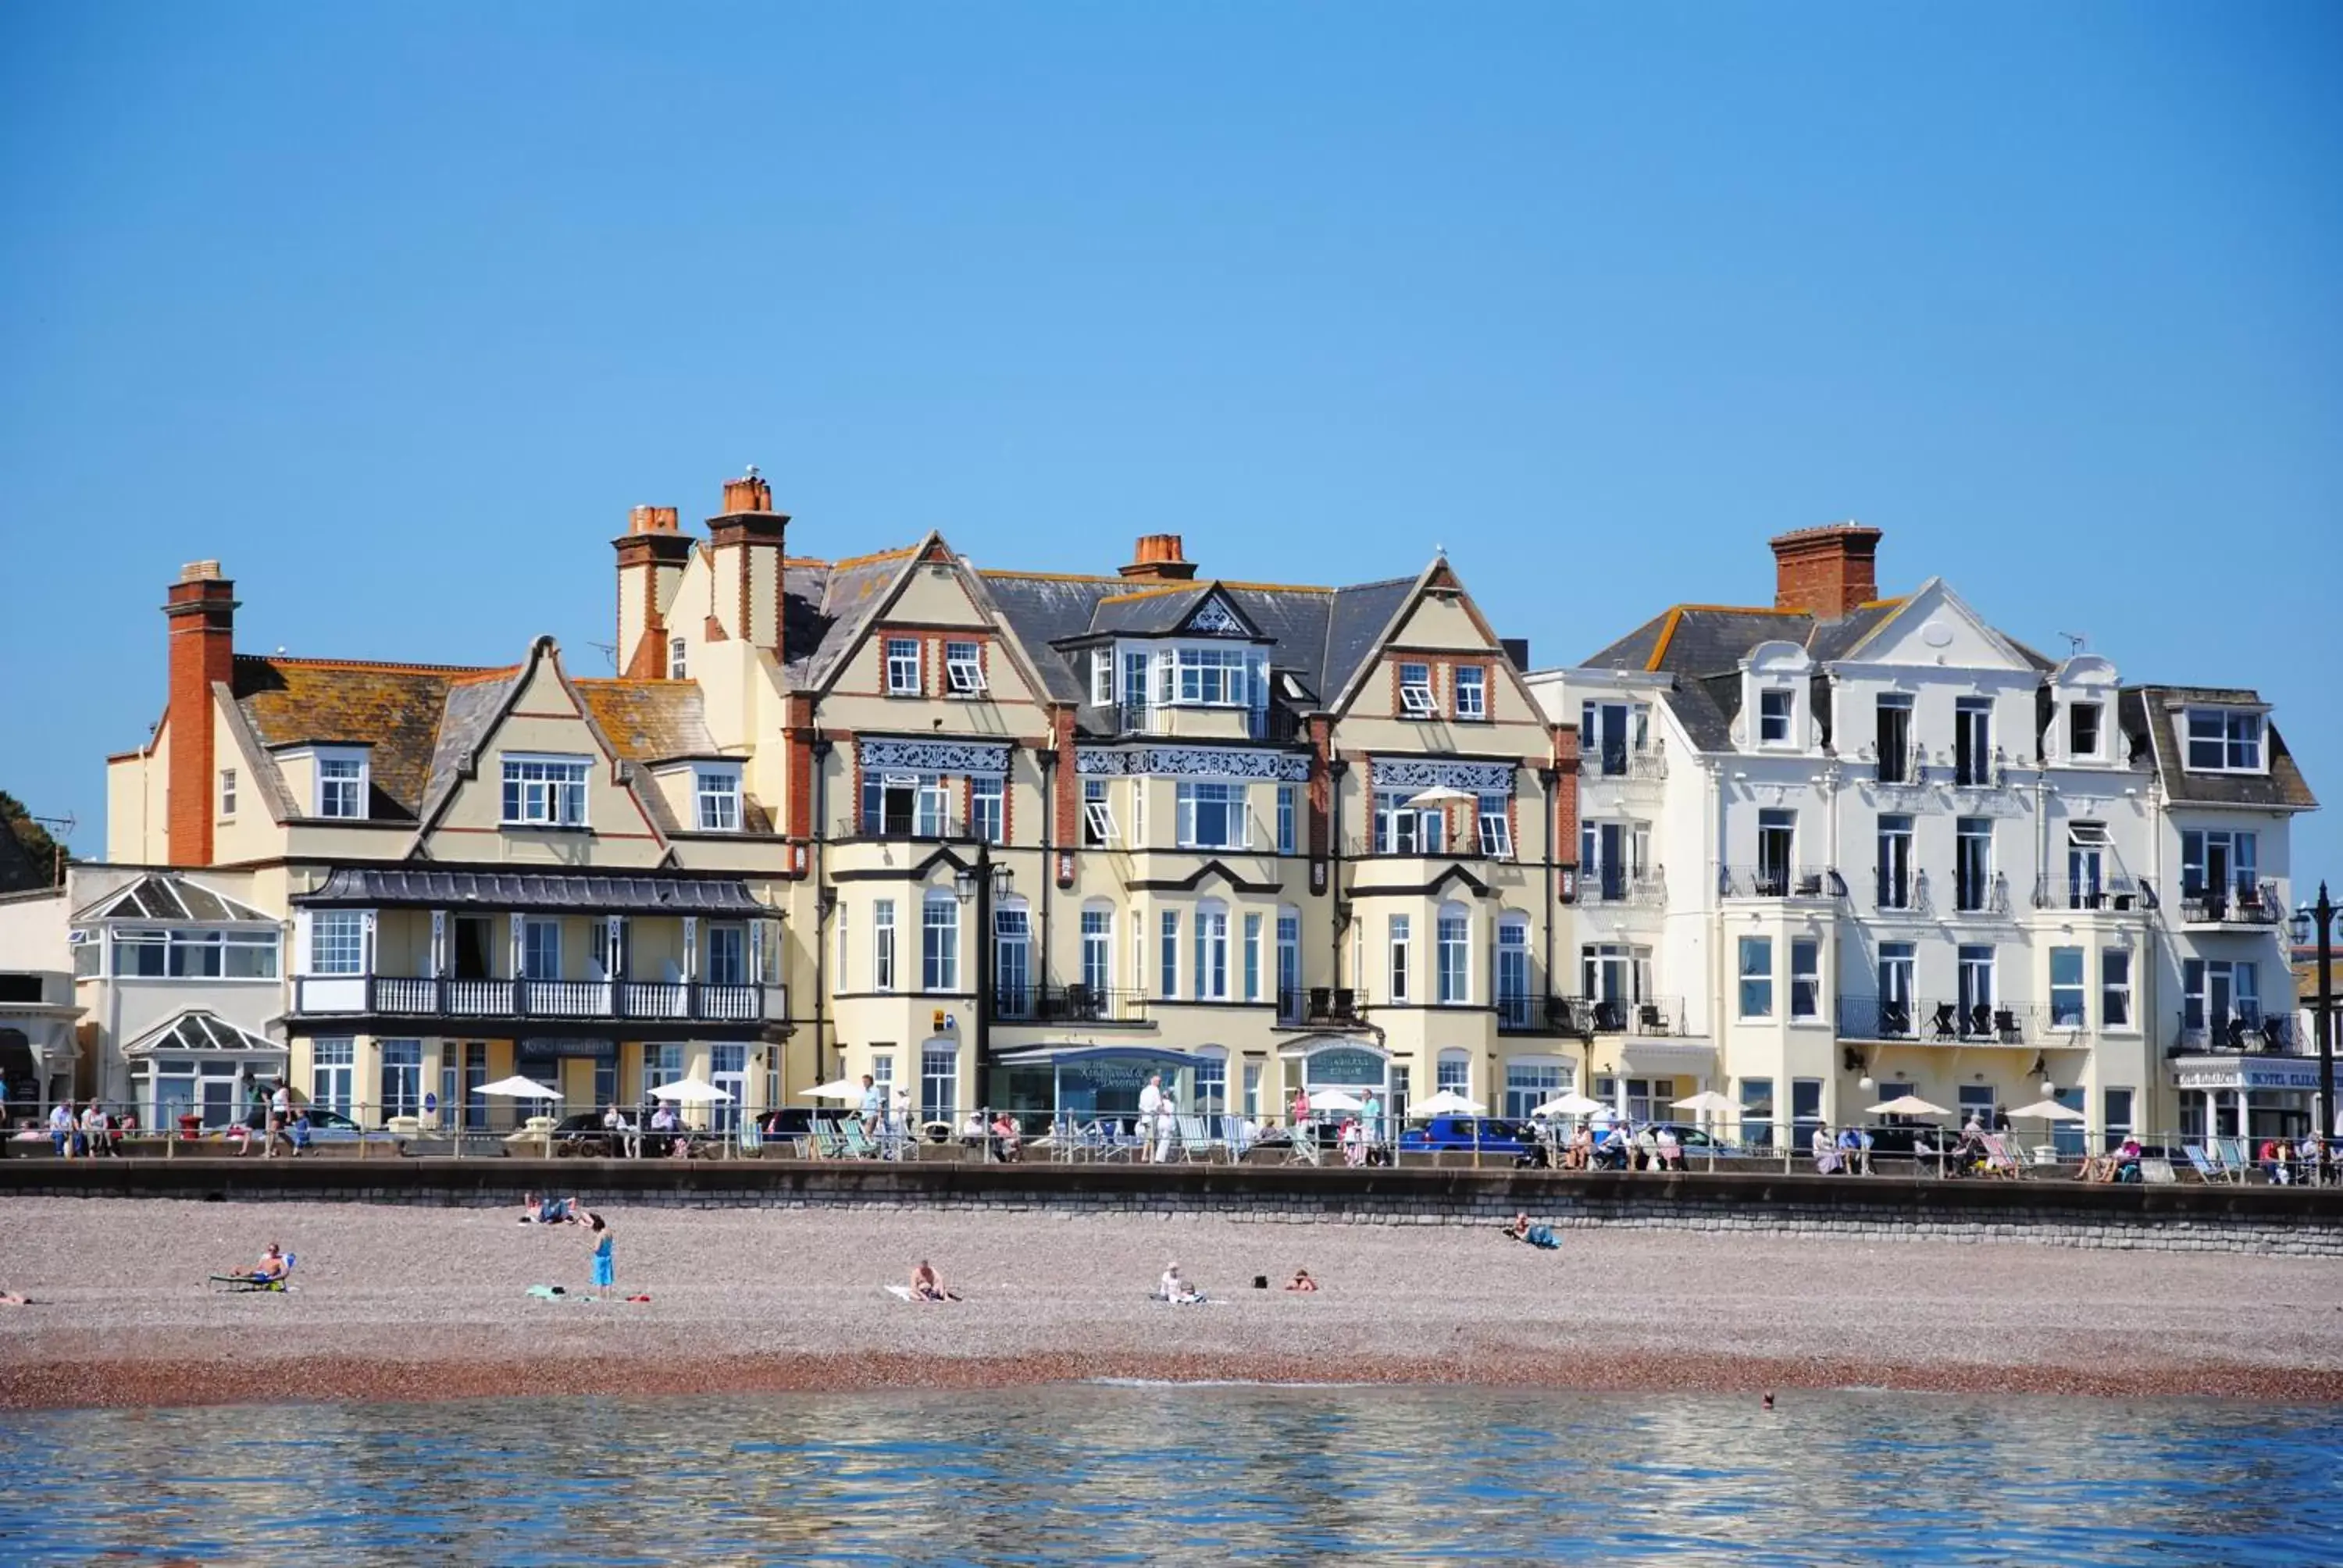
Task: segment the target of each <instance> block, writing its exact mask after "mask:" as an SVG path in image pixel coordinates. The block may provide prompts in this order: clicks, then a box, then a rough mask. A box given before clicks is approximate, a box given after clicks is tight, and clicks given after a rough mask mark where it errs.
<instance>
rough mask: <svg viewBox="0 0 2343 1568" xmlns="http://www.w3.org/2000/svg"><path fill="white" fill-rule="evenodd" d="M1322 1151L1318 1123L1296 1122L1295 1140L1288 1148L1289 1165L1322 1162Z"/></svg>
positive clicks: (1294, 1129) (1286, 1155)
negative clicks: (1319, 1144)
mask: <svg viewBox="0 0 2343 1568" xmlns="http://www.w3.org/2000/svg"><path fill="white" fill-rule="evenodd" d="M1321 1156H1322V1151H1321V1150H1320V1149H1319V1147H1318V1127H1317V1124H1316V1123H1315V1122H1310V1121H1301V1122H1296V1123H1295V1124H1294V1127H1293V1141H1292V1143H1291V1144H1289V1145H1288V1146H1287V1149H1286V1153H1285V1162H1286V1163H1287V1164H1288V1165H1316V1164H1319V1163H1321Z"/></svg>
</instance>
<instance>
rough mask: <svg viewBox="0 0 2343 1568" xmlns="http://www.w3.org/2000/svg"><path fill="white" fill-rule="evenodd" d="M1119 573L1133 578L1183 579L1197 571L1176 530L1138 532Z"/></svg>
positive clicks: (1141, 580) (1183, 580)
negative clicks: (1182, 547) (1148, 532)
mask: <svg viewBox="0 0 2343 1568" xmlns="http://www.w3.org/2000/svg"><path fill="white" fill-rule="evenodd" d="M1131 557H1132V558H1131V564H1130V565H1129V566H1127V567H1124V568H1121V569H1122V575H1123V576H1124V577H1127V578H1131V580H1132V581H1134V582H1186V581H1187V580H1188V579H1190V578H1192V577H1194V576H1195V575H1196V566H1195V563H1194V562H1193V561H1191V560H1190V559H1188V558H1187V557H1186V556H1185V555H1184V554H1183V553H1182V549H1181V539H1180V536H1179V535H1178V534H1141V535H1140V536H1139V543H1138V544H1137V546H1136V547H1134V548H1133V549H1132V551H1131Z"/></svg>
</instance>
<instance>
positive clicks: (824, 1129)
mask: <svg viewBox="0 0 2343 1568" xmlns="http://www.w3.org/2000/svg"><path fill="white" fill-rule="evenodd" d="M811 1142H812V1144H813V1152H814V1158H816V1159H818V1160H843V1159H845V1158H846V1140H845V1138H844V1137H843V1136H841V1135H840V1132H839V1131H838V1122H837V1121H836V1119H834V1118H832V1117H828V1116H817V1117H815V1118H814V1119H813V1132H812V1136H811Z"/></svg>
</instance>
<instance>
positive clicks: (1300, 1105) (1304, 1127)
mask: <svg viewBox="0 0 2343 1568" xmlns="http://www.w3.org/2000/svg"><path fill="white" fill-rule="evenodd" d="M1292 1121H1293V1141H1295V1142H1296V1143H1299V1142H1301V1141H1302V1139H1303V1138H1304V1137H1306V1136H1307V1135H1308V1134H1309V1131H1310V1091H1308V1090H1306V1089H1301V1088H1296V1089H1295V1090H1294V1091H1293V1115H1292Z"/></svg>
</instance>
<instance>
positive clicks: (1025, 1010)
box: [992, 899, 1033, 1018]
mask: <svg viewBox="0 0 2343 1568" xmlns="http://www.w3.org/2000/svg"><path fill="white" fill-rule="evenodd" d="M1032 943H1033V918H1032V914H1031V911H1030V910H1028V909H1027V908H1026V904H1025V900H1022V899H1003V900H1001V901H1000V902H999V903H997V904H995V905H993V906H992V1010H993V1014H994V1016H996V1017H999V1018H1031V1016H1032V1015H1033V945H1032Z"/></svg>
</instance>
